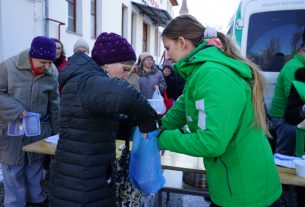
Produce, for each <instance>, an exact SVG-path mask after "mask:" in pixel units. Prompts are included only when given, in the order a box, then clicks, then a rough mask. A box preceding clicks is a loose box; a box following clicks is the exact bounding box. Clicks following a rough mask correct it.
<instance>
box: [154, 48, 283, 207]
mask: <svg viewBox="0 0 305 207" xmlns="http://www.w3.org/2000/svg"><path fill="white" fill-rule="evenodd" d="M205 46H206V43H205V42H204V43H202V44H201V45H199V46H198V47H197V48H196V49H195V50H193V51H192V52H191V53H190V54H189V55H188V56H187V57H185V58H184V59H182V60H180V61H179V62H177V63H176V64H175V68H176V69H177V70H178V72H179V73H180V75H181V76H182V77H183V78H184V79H185V80H186V86H185V89H184V92H183V95H182V96H181V97H180V98H179V99H178V101H177V102H176V103H175V105H174V106H173V107H172V108H171V109H170V110H169V111H168V113H167V114H166V115H165V116H164V117H163V119H162V127H163V128H164V129H166V130H164V131H163V132H162V133H161V135H160V137H159V138H158V144H159V146H160V148H161V149H166V150H170V151H174V152H178V153H183V154H187V155H191V156H196V157H204V166H205V168H206V174H207V181H208V188H209V192H210V195H211V198H212V201H213V202H214V203H216V204H217V205H220V206H232V207H233V206H234V207H238V206H255V207H259V206H261V207H263V206H264V207H265V206H268V205H270V204H271V203H273V202H274V201H275V200H276V199H278V198H279V196H280V195H281V192H282V190H281V184H280V180H279V176H278V173H277V169H276V166H275V164H274V160H273V156H272V152H271V148H270V146H269V143H268V141H267V138H266V137H265V135H264V132H263V130H262V129H261V128H259V127H256V126H253V119H254V115H253V106H252V102H251V97H252V95H251V88H250V85H249V81H250V80H251V78H252V73H251V70H250V68H249V67H248V66H247V65H246V64H244V63H243V62H241V61H239V60H235V59H232V58H229V57H227V56H225V55H224V54H223V53H222V52H221V51H220V50H219V49H218V48H216V47H214V46H212V47H207V48H205ZM185 124H187V126H188V128H189V131H190V133H187V132H184V133H183V132H181V131H180V130H178V129H179V128H182V127H183V126H184V125H185Z"/></svg>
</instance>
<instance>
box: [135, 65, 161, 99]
mask: <svg viewBox="0 0 305 207" xmlns="http://www.w3.org/2000/svg"><path fill="white" fill-rule="evenodd" d="M154 85H158V86H159V90H160V92H161V93H162V94H163V91H164V90H165V89H166V82H165V79H164V76H163V74H162V72H161V71H160V70H159V69H158V68H157V66H155V65H154V66H153V68H152V70H151V71H150V72H149V73H146V72H145V71H144V70H143V67H142V66H141V67H140V71H139V86H140V92H141V94H142V95H143V96H144V97H145V98H147V99H151V98H152V96H153V94H154V92H155V88H154Z"/></svg>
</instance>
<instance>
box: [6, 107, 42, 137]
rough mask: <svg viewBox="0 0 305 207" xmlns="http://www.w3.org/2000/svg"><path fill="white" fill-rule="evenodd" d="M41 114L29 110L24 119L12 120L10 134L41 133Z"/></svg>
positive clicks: (26, 134) (31, 134) (28, 135)
mask: <svg viewBox="0 0 305 207" xmlns="http://www.w3.org/2000/svg"><path fill="white" fill-rule="evenodd" d="M40 130H41V129H40V114H38V113H34V112H27V113H26V116H25V117H23V119H17V120H16V121H10V122H9V123H8V129H7V135H8V136H23V135H24V134H25V136H27V137H32V136H38V135H40Z"/></svg>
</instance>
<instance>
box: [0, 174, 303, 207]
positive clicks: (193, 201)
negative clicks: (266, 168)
mask: <svg viewBox="0 0 305 207" xmlns="http://www.w3.org/2000/svg"><path fill="white" fill-rule="evenodd" d="M2 179H3V178H2V171H1V168H0V207H3V196H4V190H3V183H2ZM43 186H44V187H45V186H46V182H45V183H43ZM284 189H285V188H284ZM287 192H288V190H287V189H285V190H284V197H285V198H287ZM163 198H164V199H163V206H166V207H209V205H210V203H209V202H208V201H206V200H204V198H203V197H200V196H191V195H181V194H176V193H171V194H170V198H169V199H166V193H165V192H164V194H163ZM295 199H296V197H295V194H293V203H292V204H291V206H292V207H296V206H297V204H296V200H295ZM143 203H144V205H143V207H156V198H155V197H154V196H153V195H151V196H148V197H147V198H146V199H145V201H144V202H143ZM283 206H285V205H283V204H281V205H279V206H276V207H283Z"/></svg>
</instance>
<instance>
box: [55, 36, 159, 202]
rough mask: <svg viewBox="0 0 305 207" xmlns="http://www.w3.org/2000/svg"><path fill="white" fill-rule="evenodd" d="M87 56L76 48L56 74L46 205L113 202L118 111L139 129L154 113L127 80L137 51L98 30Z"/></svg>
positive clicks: (151, 122) (150, 124)
mask: <svg viewBox="0 0 305 207" xmlns="http://www.w3.org/2000/svg"><path fill="white" fill-rule="evenodd" d="M91 53H92V58H90V57H89V56H87V55H85V54H84V53H82V52H76V53H75V54H74V55H73V56H72V57H71V58H70V60H69V64H68V66H67V67H66V68H65V69H64V70H62V71H61V72H60V76H59V80H60V83H61V85H62V97H61V105H60V130H59V137H60V138H59V142H58V145H57V150H56V155H55V160H54V162H53V163H52V164H51V173H50V181H49V192H50V194H49V200H50V206H54V207H61V206H64V207H69V206H71V207H72V206H73V207H85V206H86V207H89V206H90V207H91V206H92V207H102V206H105V207H111V206H115V180H114V178H113V176H114V174H113V173H114V170H115V169H114V168H115V166H114V162H115V159H116V154H115V139H116V132H117V128H118V115H119V114H126V115H128V116H133V117H134V118H135V120H136V122H137V124H138V126H139V128H140V130H141V132H142V133H147V132H150V131H153V130H155V129H156V128H157V124H156V123H157V119H158V118H157V114H156V112H155V111H154V110H153V109H152V108H151V107H150V105H149V103H148V102H147V101H146V99H145V98H144V97H143V96H142V95H141V94H140V93H139V92H138V91H136V90H135V89H134V88H133V87H132V86H130V85H129V84H128V82H127V81H125V80H121V79H124V78H126V77H127V75H128V71H129V70H130V69H131V68H132V65H133V64H134V62H135V60H136V55H135V52H134V50H133V48H132V47H131V45H130V44H129V43H128V42H127V40H126V39H124V38H123V37H121V36H120V35H117V34H114V33H102V34H101V35H100V36H99V37H98V38H97V40H96V42H95V44H94V48H93V50H92V52H91Z"/></svg>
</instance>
